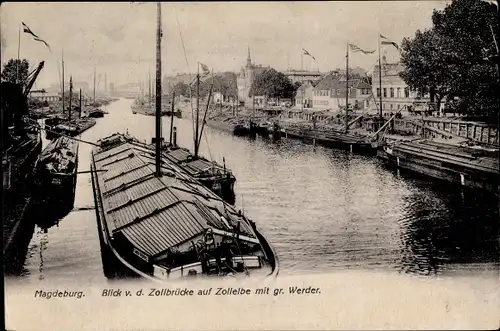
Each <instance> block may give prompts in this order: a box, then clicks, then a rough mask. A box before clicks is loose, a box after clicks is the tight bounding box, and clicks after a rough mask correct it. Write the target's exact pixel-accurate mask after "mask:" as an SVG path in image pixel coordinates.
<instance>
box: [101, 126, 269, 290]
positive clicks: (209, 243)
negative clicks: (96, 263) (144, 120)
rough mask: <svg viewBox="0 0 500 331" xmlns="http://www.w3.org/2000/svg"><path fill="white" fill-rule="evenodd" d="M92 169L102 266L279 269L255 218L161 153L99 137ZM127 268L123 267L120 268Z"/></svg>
mask: <svg viewBox="0 0 500 331" xmlns="http://www.w3.org/2000/svg"><path fill="white" fill-rule="evenodd" d="M98 143H99V145H100V147H96V148H95V149H94V150H93V152H92V161H91V174H92V176H91V177H92V187H93V191H94V199H95V205H96V216H97V222H98V228H99V237H100V242H101V250H102V254H103V256H102V257H103V267H104V272H105V274H106V276H107V277H108V278H112V277H114V276H116V275H121V274H133V275H135V276H140V277H143V278H147V279H151V280H156V281H169V280H172V279H176V278H183V277H186V276H193V277H195V276H201V275H203V276H207V275H209V276H231V275H232V276H237V275H251V276H253V275H257V276H262V277H274V276H276V275H277V274H278V271H279V264H278V259H277V255H276V253H275V251H274V249H273V248H272V246H271V244H270V243H269V242H268V241H267V240H266V238H265V237H264V236H263V235H262V234H261V233H260V232H259V230H258V229H257V227H256V225H255V223H254V222H253V221H251V220H250V219H248V218H247V217H246V216H245V215H243V214H242V213H241V212H240V211H236V210H235V208H234V207H233V206H231V205H230V204H228V203H226V202H225V201H223V200H222V199H221V198H220V197H219V196H217V195H216V194H215V193H213V192H212V191H211V190H209V189H208V188H207V187H205V186H204V185H203V184H202V183H200V182H199V181H197V180H196V179H195V178H194V177H192V176H190V175H189V174H188V173H187V172H186V171H185V170H184V169H183V168H182V167H181V166H179V165H177V164H175V162H172V161H171V160H169V159H168V158H166V157H165V156H164V155H162V157H161V176H157V175H156V172H155V151H152V150H151V149H149V148H147V147H146V146H142V147H141V146H140V145H139V144H135V143H134V142H133V141H131V140H129V139H127V138H126V136H125V135H122V134H114V135H112V136H110V137H107V138H104V139H102V140H100V141H98ZM124 271H125V272H124Z"/></svg>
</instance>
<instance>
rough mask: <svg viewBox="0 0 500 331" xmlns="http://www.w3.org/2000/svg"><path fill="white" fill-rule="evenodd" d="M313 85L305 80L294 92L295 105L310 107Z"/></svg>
mask: <svg viewBox="0 0 500 331" xmlns="http://www.w3.org/2000/svg"><path fill="white" fill-rule="evenodd" d="M313 93H314V86H313V85H312V84H311V83H309V82H305V83H303V84H302V85H300V87H299V88H298V89H297V93H296V94H295V106H296V107H301V108H312V106H313Z"/></svg>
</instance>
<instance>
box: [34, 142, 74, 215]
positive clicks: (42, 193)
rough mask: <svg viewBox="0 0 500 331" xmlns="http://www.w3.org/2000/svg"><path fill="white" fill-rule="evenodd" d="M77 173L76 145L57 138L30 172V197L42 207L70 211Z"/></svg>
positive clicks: (43, 152)
mask: <svg viewBox="0 0 500 331" xmlns="http://www.w3.org/2000/svg"><path fill="white" fill-rule="evenodd" d="M77 169H78V142H76V141H74V140H72V139H70V138H67V137H59V138H57V139H55V140H52V141H51V142H50V143H49V144H48V145H47V147H46V148H45V149H44V150H43V151H42V153H41V154H40V157H39V158H38V160H37V162H36V164H35V168H34V174H33V178H34V189H33V192H34V195H35V197H36V198H37V200H43V203H49V202H54V203H55V204H57V205H58V208H59V207H60V206H61V205H62V206H63V207H68V208H72V207H73V202H74V199H75V187H76V173H77Z"/></svg>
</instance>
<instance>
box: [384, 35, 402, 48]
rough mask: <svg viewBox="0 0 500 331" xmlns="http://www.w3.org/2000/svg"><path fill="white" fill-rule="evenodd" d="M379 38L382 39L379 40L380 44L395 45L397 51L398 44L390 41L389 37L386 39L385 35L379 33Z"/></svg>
mask: <svg viewBox="0 0 500 331" xmlns="http://www.w3.org/2000/svg"><path fill="white" fill-rule="evenodd" d="M380 39H384V40H382V41H381V42H380V44H382V45H392V46H394V47H396V49H397V50H398V51H399V46H398V44H397V43H396V42H394V41H390V40H389V39H387V37H385V36H383V35H380Z"/></svg>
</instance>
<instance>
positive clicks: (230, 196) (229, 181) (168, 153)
mask: <svg viewBox="0 0 500 331" xmlns="http://www.w3.org/2000/svg"><path fill="white" fill-rule="evenodd" d="M164 156H165V157H166V158H167V159H168V160H169V161H171V162H174V163H175V164H177V165H179V166H181V167H182V168H183V169H184V170H185V171H186V172H187V173H188V174H189V175H190V176H192V177H194V178H196V179H197V180H199V181H200V182H201V183H202V184H203V185H205V186H206V187H207V188H208V189H210V190H212V191H213V192H214V193H215V194H217V195H218V196H219V197H220V198H222V199H223V200H225V201H226V202H228V203H230V204H232V205H234V203H235V202H236V196H235V193H234V184H235V182H236V177H235V176H234V175H233V173H232V172H231V171H230V170H229V169H227V168H226V166H225V164H224V165H223V166H220V165H219V164H217V163H216V162H210V161H209V160H207V159H205V158H203V157H198V158H195V157H194V156H193V154H191V152H190V151H189V150H188V149H187V148H182V147H178V146H168V147H165V148H164Z"/></svg>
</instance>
